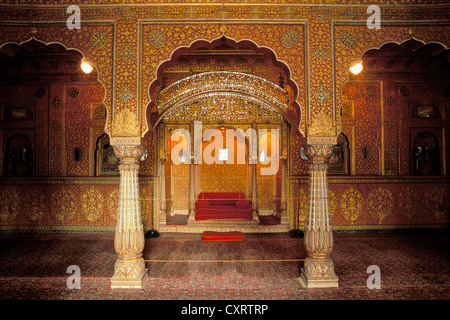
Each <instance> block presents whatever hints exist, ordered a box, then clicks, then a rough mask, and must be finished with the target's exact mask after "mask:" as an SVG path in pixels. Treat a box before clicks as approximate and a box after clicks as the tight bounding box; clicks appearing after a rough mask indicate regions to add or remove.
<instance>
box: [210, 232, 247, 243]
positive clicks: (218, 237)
mask: <svg viewBox="0 0 450 320" xmlns="http://www.w3.org/2000/svg"><path fill="white" fill-rule="evenodd" d="M244 239H245V236H244V234H243V233H242V232H239V231H229V232H218V231H204V232H203V234H202V240H203V241H244Z"/></svg>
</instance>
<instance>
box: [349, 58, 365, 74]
mask: <svg viewBox="0 0 450 320" xmlns="http://www.w3.org/2000/svg"><path fill="white" fill-rule="evenodd" d="M362 69H363V65H362V61H358V62H356V63H354V64H352V66H351V67H350V72H351V73H353V74H354V75H357V74H358V73H360V72H361V71H362Z"/></svg>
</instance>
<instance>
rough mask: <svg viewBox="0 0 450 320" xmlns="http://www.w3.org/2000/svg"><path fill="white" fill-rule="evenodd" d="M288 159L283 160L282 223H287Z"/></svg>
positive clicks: (283, 158)
mask: <svg viewBox="0 0 450 320" xmlns="http://www.w3.org/2000/svg"><path fill="white" fill-rule="evenodd" d="M286 162H287V158H286V157H282V158H281V223H287V213H286V210H287V199H286V187H287V167H286Z"/></svg>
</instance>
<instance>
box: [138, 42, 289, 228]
mask: <svg viewBox="0 0 450 320" xmlns="http://www.w3.org/2000/svg"><path fill="white" fill-rule="evenodd" d="M158 75H159V77H158V80H156V81H155V82H154V83H153V84H152V86H151V88H150V95H151V96H152V98H153V100H152V103H153V104H154V107H152V104H151V105H150V106H149V108H148V112H147V119H149V120H150V123H151V124H152V126H153V128H155V130H156V131H157V132H158V135H159V139H158V140H159V156H160V159H161V161H160V162H159V164H160V169H159V173H160V176H161V188H160V189H161V190H162V192H161V199H162V205H161V206H160V207H161V213H160V214H161V216H160V221H161V222H162V224H161V225H160V229H162V230H165V228H167V229H168V230H172V229H170V227H169V225H170V221H169V220H170V219H171V216H175V215H177V214H178V215H185V216H189V218H188V219H185V220H187V226H188V227H186V228H185V230H186V231H188V230H190V231H192V230H194V229H195V230H197V231H201V230H202V229H205V228H207V227H211V226H214V227H217V228H221V229H233V230H236V229H238V230H252V231H256V232H259V231H262V230H263V229H267V230H268V228H269V227H268V225H270V227H272V226H273V227H272V230H274V231H287V228H288V226H287V217H286V192H285V191H286V190H285V186H286V173H287V172H286V171H287V166H286V163H287V162H286V159H287V157H288V145H289V135H288V132H289V128H290V126H293V125H296V123H297V121H298V119H294V118H293V117H292V113H291V111H290V110H289V109H290V108H289V107H290V106H292V105H294V104H295V99H294V96H295V94H296V92H297V89H296V88H295V87H293V83H292V82H291V81H290V79H289V71H288V68H287V67H286V66H285V65H284V64H282V63H280V62H279V61H277V60H276V58H275V55H274V54H273V52H271V51H270V50H268V49H264V50H263V49H261V48H257V47H256V46H255V45H254V44H253V43H251V42H250V41H246V42H245V41H243V42H238V43H237V42H235V41H233V40H230V39H227V38H225V37H222V38H220V39H217V40H214V41H212V42H206V41H199V42H198V43H194V44H193V45H192V46H191V47H190V48H189V50H186V49H185V50H184V51H183V52H177V51H176V52H175V53H174V54H173V55H172V60H171V61H170V62H168V63H164V64H163V65H161V67H160V68H159V69H158ZM179 129H183V130H185V132H187V136H188V139H187V140H188V144H189V146H190V147H189V148H188V150H185V151H187V152H188V157H189V158H192V159H194V158H195V157H196V151H195V150H194V149H195V147H198V146H202V147H201V148H200V149H201V150H200V151H201V153H202V154H203V151H204V150H203V149H207V148H208V145H209V148H211V144H212V143H213V142H210V143H203V144H198V143H197V144H196V141H197V140H196V139H200V140H202V141H205V138H206V139H208V138H207V132H208V131H209V130H217V132H222V133H224V134H223V135H222V134H220V139H222V140H223V141H221V142H220V143H221V145H220V146H219V145H217V148H216V149H217V151H216V152H217V153H214V157H216V156H217V157H218V152H219V151H220V152H225V153H226V152H227V151H228V150H227V148H226V145H225V142H224V141H225V140H226V137H227V135H226V134H225V132H226V131H227V130H226V129H228V130H234V131H241V132H242V133H244V134H250V135H252V134H254V135H255V137H257V138H255V139H254V140H253V142H251V143H250V142H249V141H248V139H247V140H245V141H247V142H246V143H247V144H249V145H250V148H251V147H252V146H251V144H252V143H253V144H254V145H255V147H256V149H257V153H255V154H254V155H253V157H252V156H249V152H248V151H246V159H245V163H244V164H242V165H241V164H236V163H234V164H230V163H226V162H225V163H222V164H213V165H210V164H205V161H203V160H204V159H200V161H201V163H199V166H198V168H196V167H195V165H194V164H193V163H192V164H191V165H188V164H187V163H186V162H185V163H183V164H181V165H177V166H176V167H174V163H173V161H172V159H171V157H172V154H173V153H172V152H171V150H169V149H168V147H170V143H169V141H170V140H171V136H172V133H173V132H174V131H176V130H179ZM221 130H222V131H221ZM216 143H217V141H216ZM235 143H238V142H235ZM247 144H243V145H247ZM233 146H234V148H233V149H235V150H234V153H233V154H230V155H229V156H230V157H231V158H233V159H234V158H235V157H236V156H237V154H236V152H237V151H236V149H238V145H233ZM246 148H247V149H248V147H246ZM261 151H262V153H261ZM250 154H252V153H250ZM175 156H176V157H180V156H181V154H178V153H176V154H175ZM203 157H204V154H203ZM282 159H284V161H283V160H282ZM250 160H251V161H254V165H251V164H249V163H250ZM260 160H262V161H260ZM227 166H228V167H227ZM169 167H170V168H171V169H169ZM269 167H270V168H271V169H272V171H271V173H269V174H268V171H270V170H268V169H269ZM283 173H284V174H283ZM168 175H169V176H168ZM194 177H197V179H195V178H194ZM177 181H178V183H177ZM164 182H165V183H164ZM183 186H184V187H183ZM187 186H189V188H187ZM213 189H214V190H221V191H226V192H229V193H233V192H234V193H236V192H242V193H243V194H244V195H245V197H246V198H247V199H249V200H250V201H251V203H252V206H254V208H253V212H254V218H253V219H252V220H251V221H247V222H245V221H238V222H236V221H234V222H233V221H227V222H218V221H214V222H210V223H205V222H198V221H196V220H195V215H193V214H191V213H192V212H193V211H195V208H193V204H194V203H195V197H196V196H198V194H199V193H201V192H205V191H208V190H209V191H213ZM256 208H257V209H256ZM261 216H264V217H263V218H262V219H259V218H258V217H261ZM168 219H169V220H168ZM263 220H264V221H263ZM267 221H270V223H267ZM164 223H167V224H166V226H167V227H165V226H164ZM177 230H180V229H179V228H177Z"/></svg>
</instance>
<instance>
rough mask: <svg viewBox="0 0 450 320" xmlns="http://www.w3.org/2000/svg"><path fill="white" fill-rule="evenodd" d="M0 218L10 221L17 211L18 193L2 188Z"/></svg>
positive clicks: (5, 221)
mask: <svg viewBox="0 0 450 320" xmlns="http://www.w3.org/2000/svg"><path fill="white" fill-rule="evenodd" d="M0 203H1V206H0V220H1V221H3V223H7V222H10V221H12V220H14V219H15V218H16V217H17V214H18V213H19V195H18V194H17V192H16V191H14V190H3V191H2V192H1V193H0Z"/></svg>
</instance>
